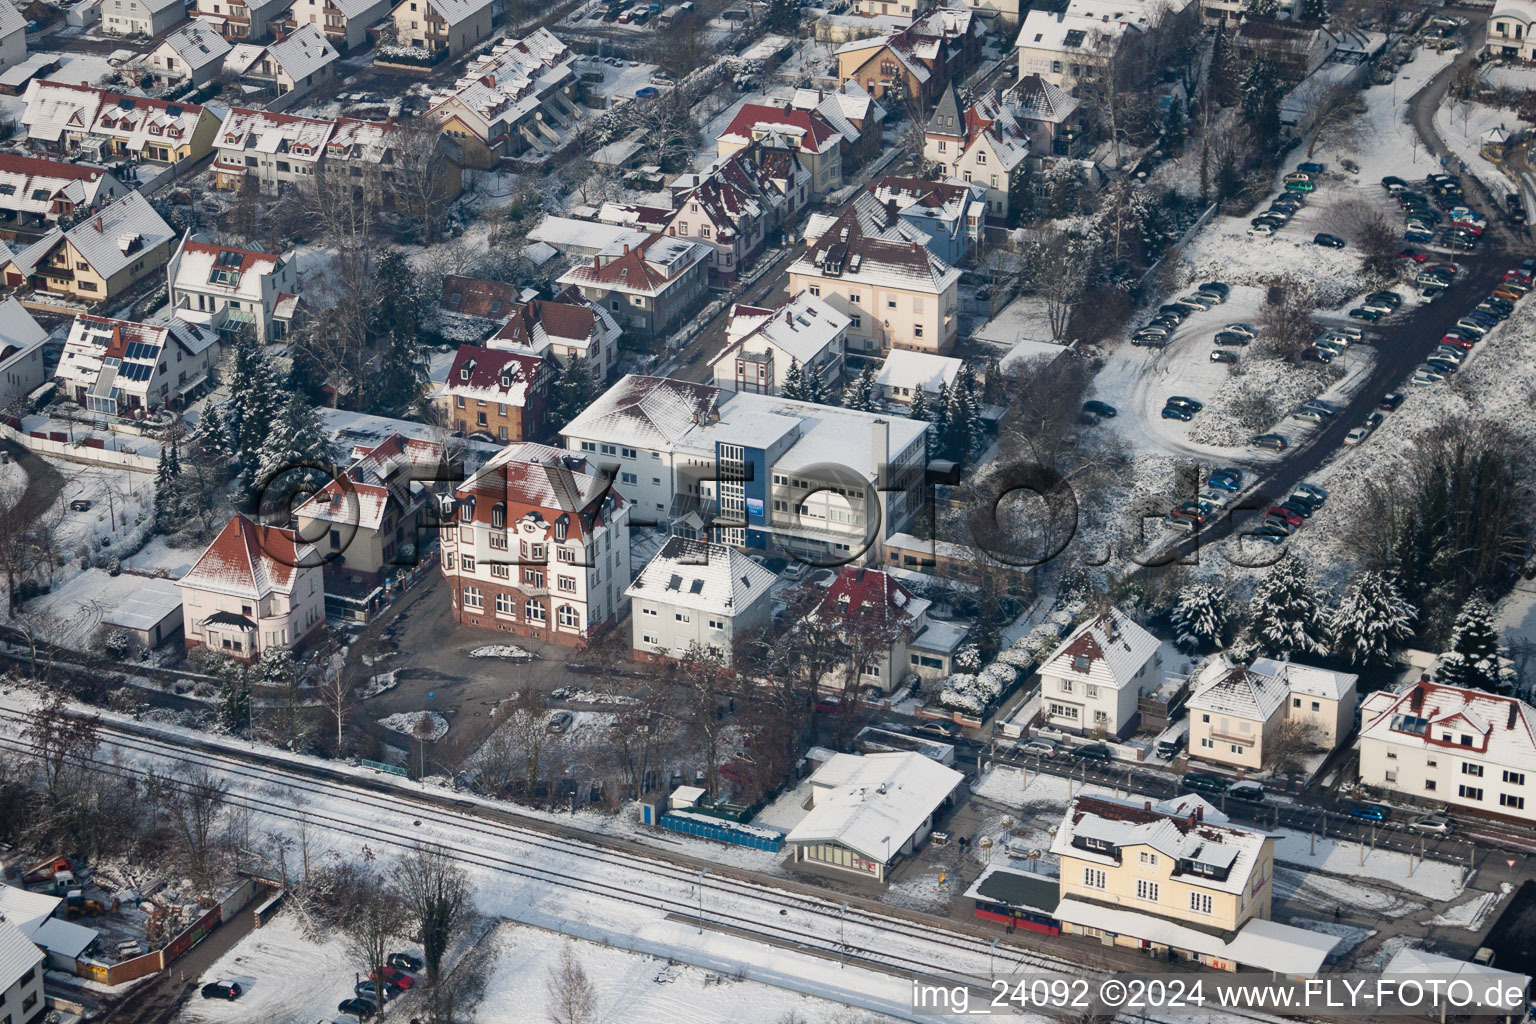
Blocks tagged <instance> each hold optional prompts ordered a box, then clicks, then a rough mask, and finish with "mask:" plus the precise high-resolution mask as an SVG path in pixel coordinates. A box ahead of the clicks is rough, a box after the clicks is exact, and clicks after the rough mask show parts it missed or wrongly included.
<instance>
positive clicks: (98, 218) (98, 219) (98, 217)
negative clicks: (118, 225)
mask: <svg viewBox="0 0 1536 1024" xmlns="http://www.w3.org/2000/svg"><path fill="white" fill-rule="evenodd" d="M104 231H106V228H104V227H102V226H101V215H100V214H97V215H96V233H97V234H101V233H102V232H104Z"/></svg>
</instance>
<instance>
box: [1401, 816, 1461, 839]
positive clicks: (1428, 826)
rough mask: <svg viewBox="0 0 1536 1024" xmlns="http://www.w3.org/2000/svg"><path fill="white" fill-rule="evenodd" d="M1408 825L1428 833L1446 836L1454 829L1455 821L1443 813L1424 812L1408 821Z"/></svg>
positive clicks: (1415, 829)
mask: <svg viewBox="0 0 1536 1024" xmlns="http://www.w3.org/2000/svg"><path fill="white" fill-rule="evenodd" d="M1408 827H1409V828H1410V829H1412V830H1413V831H1415V832H1424V833H1426V834H1428V835H1434V836H1448V835H1450V834H1451V832H1452V831H1454V830H1455V828H1456V823H1455V822H1454V821H1452V820H1451V819H1450V818H1447V817H1446V816H1445V815H1443V814H1425V815H1422V816H1420V817H1417V818H1414V819H1413V820H1412V821H1410V822H1409V823H1408Z"/></svg>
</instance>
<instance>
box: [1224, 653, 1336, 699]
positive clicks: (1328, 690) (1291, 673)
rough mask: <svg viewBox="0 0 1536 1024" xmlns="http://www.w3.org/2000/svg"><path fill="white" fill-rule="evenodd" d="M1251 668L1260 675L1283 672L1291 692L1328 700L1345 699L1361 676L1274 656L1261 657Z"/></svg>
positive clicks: (1274, 674) (1280, 673)
mask: <svg viewBox="0 0 1536 1024" xmlns="http://www.w3.org/2000/svg"><path fill="white" fill-rule="evenodd" d="M1250 668H1251V670H1252V671H1254V672H1257V673H1259V674H1260V675H1266V676H1278V675H1282V674H1283V675H1284V676H1285V678H1286V681H1287V683H1288V684H1289V686H1290V692H1292V693H1302V694H1306V695H1307V696H1309V697H1322V698H1325V699H1327V700H1343V699H1344V695H1345V694H1347V693H1349V692H1350V691H1351V690H1353V689H1354V688H1355V683H1356V682H1357V681H1358V680H1359V678H1360V677H1359V676H1357V675H1355V674H1354V673H1352V672H1335V671H1333V670H1332V669H1327V668H1316V667H1315V666H1312V665H1302V664H1299V663H1297V662H1294V661H1276V660H1275V659H1274V658H1259V659H1258V660H1257V661H1255V662H1254V663H1253V665H1252V666H1250Z"/></svg>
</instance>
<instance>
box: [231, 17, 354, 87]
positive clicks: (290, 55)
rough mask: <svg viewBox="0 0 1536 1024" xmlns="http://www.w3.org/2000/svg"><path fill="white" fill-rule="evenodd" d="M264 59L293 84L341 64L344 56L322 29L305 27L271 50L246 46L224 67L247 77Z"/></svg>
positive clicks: (236, 51)
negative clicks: (335, 62) (332, 63)
mask: <svg viewBox="0 0 1536 1024" xmlns="http://www.w3.org/2000/svg"><path fill="white" fill-rule="evenodd" d="M263 56H266V57H267V58H268V59H269V60H271V62H272V63H273V64H274V65H276V67H277V68H278V69H280V70H281V71H282V72H283V73H284V74H286V75H287V76H288V77H289V78H291V79H293V81H295V82H303V81H304V79H306V78H308V77H309V76H310V75H312V74H314V73H315V72H316V71H319V70H320V69H322V68H324V67H325V66H326V65H327V64H329V63H331V62H332V61H334V60H339V59H340V56H341V55H340V54H338V53H337V52H336V48H335V47H334V46H332V45H331V43H330V40H328V39H326V38H325V33H323V32H321V31H320V27H319V26H318V25H313V24H309V23H305V24H303V25H300V26H299V27H298V28H297V29H295V30H294V31H293V32H291V33H290V34H288V35H287V36H285V37H284V38H282V39H280V40H278V41H277V42H275V43H271V44H269V45H267V46H253V45H251V44H249V43H246V44H242V45H241V46H238V47H236V48H235V52H233V53H231V54H230V55H229V58H228V59H227V60H225V62H224V65H225V67H226V68H227V69H228V70H230V71H232V72H234V73H235V74H237V75H243V74H246V73H247V72H249V71H250V69H251V68H252V67H254V66H255V65H256V63H257V61H259V60H260V59H261V58H262V57H263Z"/></svg>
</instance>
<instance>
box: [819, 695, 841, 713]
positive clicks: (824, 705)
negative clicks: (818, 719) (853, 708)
mask: <svg viewBox="0 0 1536 1024" xmlns="http://www.w3.org/2000/svg"><path fill="white" fill-rule="evenodd" d="M842 709H843V702H842V701H840V700H838V699H837V698H836V697H823V698H821V700H819V701H817V702H816V710H817V711H819V712H821V713H822V714H823V715H835V714H837V713H838V712H839V711H841V710H842Z"/></svg>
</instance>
